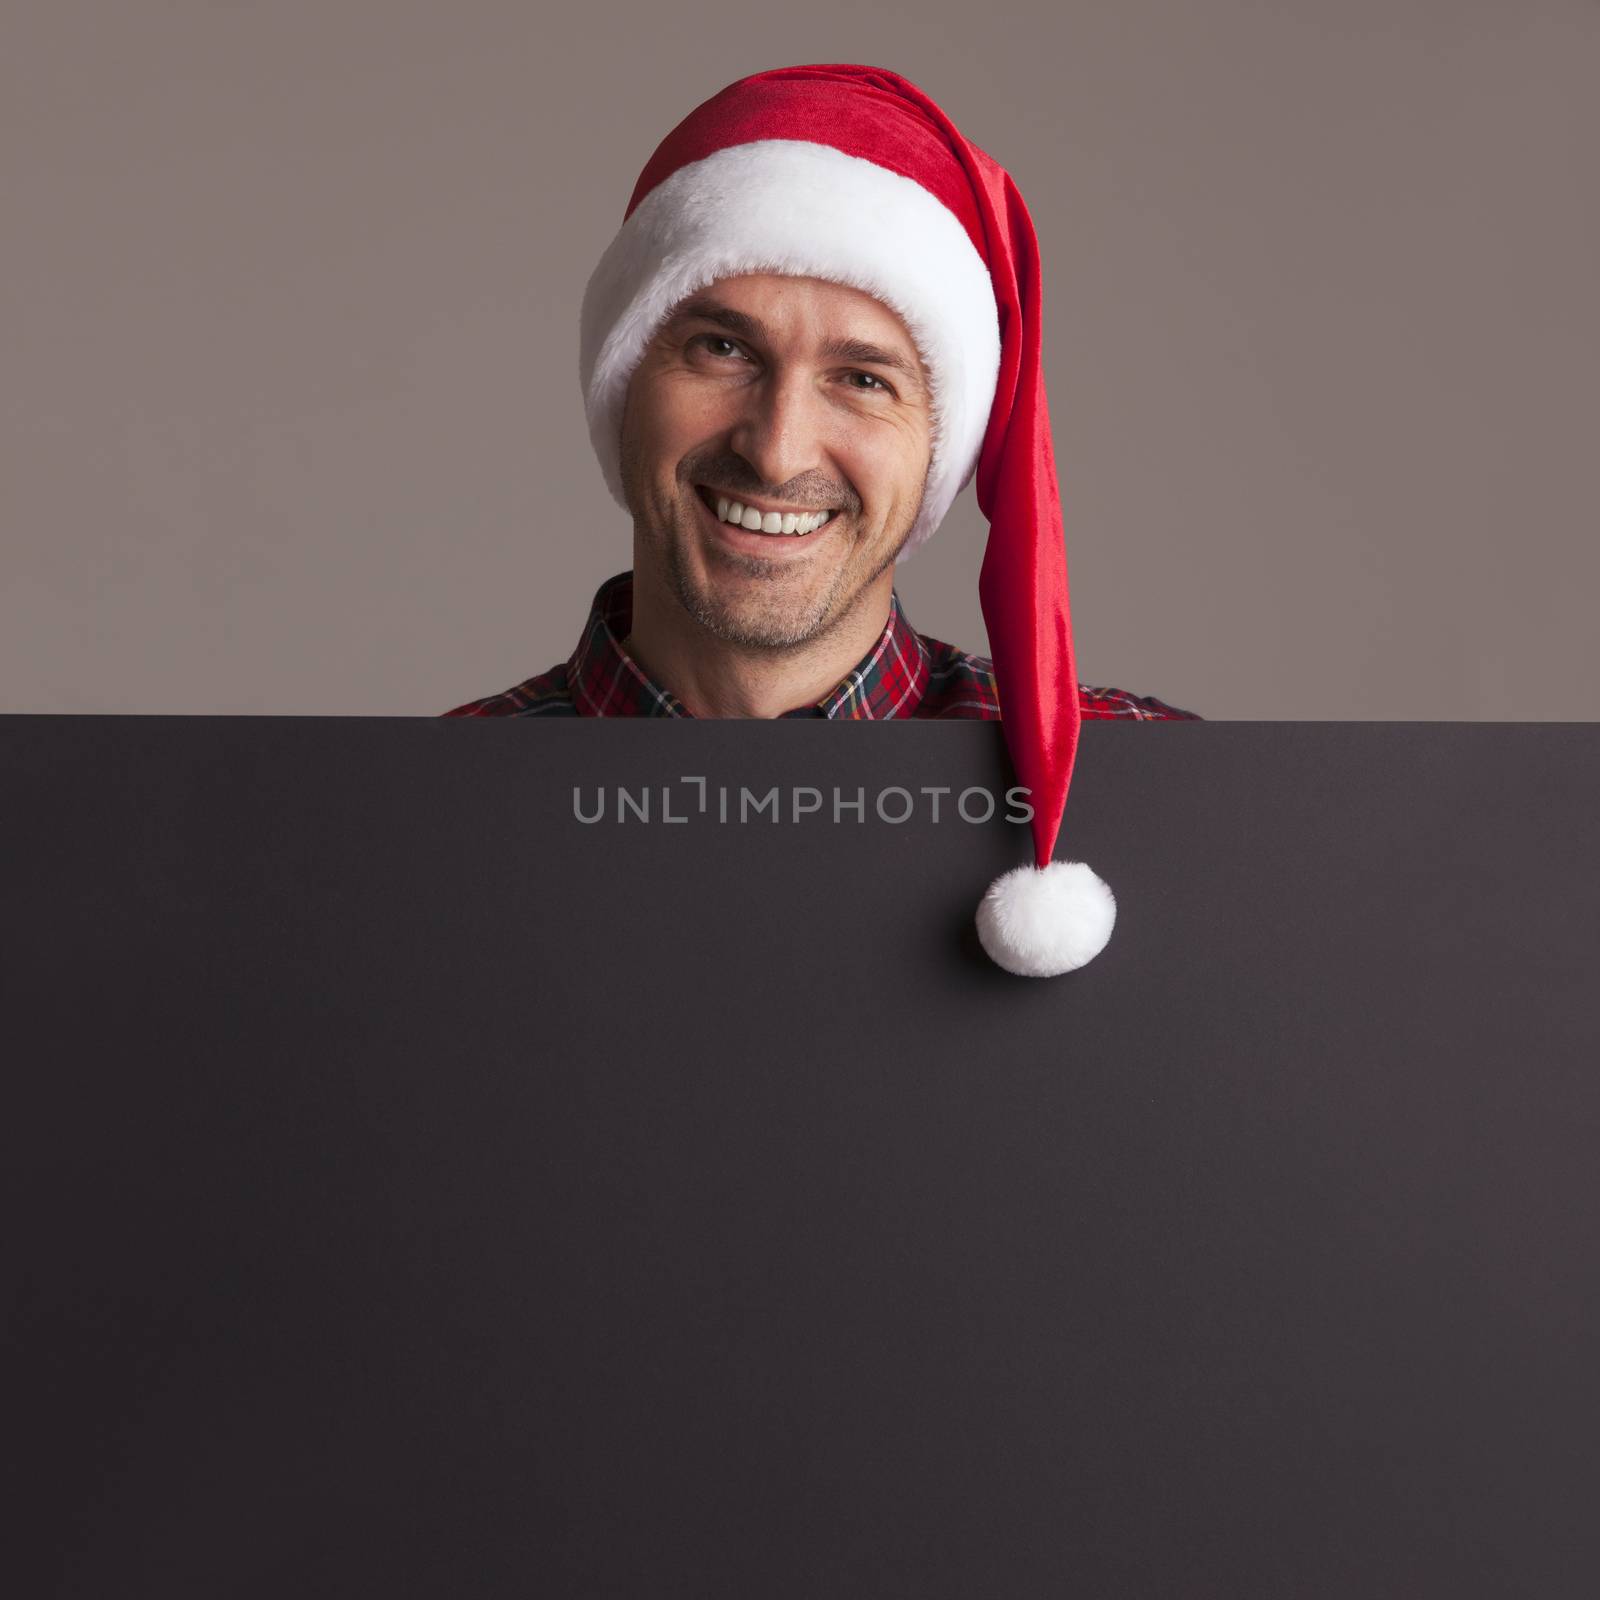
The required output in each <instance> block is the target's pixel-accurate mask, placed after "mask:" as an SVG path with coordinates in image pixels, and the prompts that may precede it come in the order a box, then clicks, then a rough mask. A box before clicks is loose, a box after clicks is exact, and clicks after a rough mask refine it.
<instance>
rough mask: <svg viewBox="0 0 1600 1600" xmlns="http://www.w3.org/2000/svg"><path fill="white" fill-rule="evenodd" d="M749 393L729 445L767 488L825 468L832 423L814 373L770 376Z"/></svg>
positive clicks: (780, 373) (788, 372)
mask: <svg viewBox="0 0 1600 1600" xmlns="http://www.w3.org/2000/svg"><path fill="white" fill-rule="evenodd" d="M745 395H746V399H745V407H744V411H743V413H742V414H741V416H740V418H739V420H738V422H737V423H736V424H735V426H734V429H733V433H732V435H731V436H730V438H729V443H730V444H731V445H732V446H733V448H734V449H735V450H736V451H737V452H738V453H739V454H740V455H741V456H743V457H744V459H745V460H746V461H748V462H749V463H750V466H751V468H752V469H753V470H754V471H755V472H756V473H757V474H758V475H759V477H760V479H761V481H762V483H763V484H769V485H772V486H773V487H777V486H778V485H780V484H785V483H788V482H789V481H790V480H791V479H793V478H798V477H799V476H800V475H801V474H802V473H806V472H810V471H812V470H813V469H815V468H817V467H819V466H820V465H821V462H822V457H823V453H824V452H823V437H824V432H825V430H826V426H827V419H826V417H825V416H824V414H823V412H824V405H823V401H822V398H821V397H820V396H819V395H818V394H817V392H816V389H815V387H814V385H813V382H812V379H811V377H810V376H809V375H808V374H806V373H804V372H800V371H773V372H769V373H767V374H765V375H764V376H763V377H762V378H761V379H760V380H759V381H758V382H756V383H753V384H751V385H750V386H749V388H748V389H747V390H746V391H745Z"/></svg>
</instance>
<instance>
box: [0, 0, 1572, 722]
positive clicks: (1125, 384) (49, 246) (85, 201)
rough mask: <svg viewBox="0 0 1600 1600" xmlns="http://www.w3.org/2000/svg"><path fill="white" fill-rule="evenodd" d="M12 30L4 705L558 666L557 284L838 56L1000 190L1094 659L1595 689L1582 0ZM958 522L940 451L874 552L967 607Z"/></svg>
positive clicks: (1192, 689)
mask: <svg viewBox="0 0 1600 1600" xmlns="http://www.w3.org/2000/svg"><path fill="white" fill-rule="evenodd" d="M5 37H6V48H5V51H4V52H3V54H0V108H3V109H0V118H3V124H0V185H3V206H4V212H3V214H4V222H5V241H4V242H5V255H4V259H5V271H4V274H3V276H0V334H3V355H4V380H3V387H0V393H3V395H4V405H5V414H4V424H3V427H0V496H3V501H0V536H3V538H4V541H5V547H4V561H3V567H0V571H3V576H4V585H3V599H0V709H3V710H6V711H35V712H171V713H276V714H288V715H295V714H308V713H318V712H328V713H342V714H368V715H402V716H404V715H431V714H435V713H437V712H440V711H443V710H444V709H446V708H447V707H449V706H453V705H455V704H457V703H459V702H461V701H463V700H466V699H469V698H472V697H475V696H477V695H481V694H488V693H490V692H493V691H497V690H499V689H502V688H505V687H506V686H507V685H509V684H511V683H513V682H516V681H518V680H520V679H522V678H524V677H526V676H528V675H529V674H531V673H533V672H535V671H540V670H543V669H544V668H546V667H548V666H549V665H551V664H552V663H553V662H554V661H556V660H558V659H560V658H562V657H564V656H565V655H566V654H567V653H568V651H569V650H570V648H571V646H572V644H573V642H574V640H575V638H576V636H577V632H578V629H579V626H580V623H581V619H582V616H583V613H584V611H585V608H586V607H587V604H588V601H589V599H590V596H591V594H592V591H593V589H594V587H595V586H596V584H597V583H598V582H599V581H600V580H601V579H602V578H604V577H606V576H607V575H609V574H610V573H612V572H614V571H617V570H620V569H621V568H622V567H624V566H626V565H628V563H629V560H630V550H629V530H628V528H627V525H626V521H625V519H624V518H623V517H622V515H621V514H620V513H619V512H618V511H617V509H616V508H615V507H614V505H613V504H612V503H611V501H610V500H609V498H608V497H607V496H606V495H605V492H604V489H603V486H602V484H601V480H600V476H599V471H598V468H597V467H596V465H595V463H594V461H593V458H592V456H591V454H590V451H589V446H588V442H587V438H586V435H585V433H584V430H583V426H582V417H581V410H580V403H579V395H578V388H577V379H576V372H575V369H576V342H577V309H578V301H579V297H580V294H581V292H582V288H583V284H584V280H585V278H586V277H587V274H588V272H589V270H590V268H591V267H592V265H593V263H594V261H595V259H596V258H597V256H598V255H599V253H600V251H601V250H602V249H603V247H604V245H605V244H606V242H607V241H608V240H609V238H610V237H611V235H612V233H613V232H614V231H615V229H616V227H617V225H618V223H619V221H620V219H621V214H622V208H623V205H624V203H625V201H626V199H627V195H628V192H629V190H630V189H631V187H632V184H633V181H634V179H635V177H636V175H637V173H638V170H639V168H640V167H641V166H642V164H643V162H644V160H645V158H646V157H647V155H648V154H649V152H650V150H651V149H652V148H653V147H654V145H655V143H656V142H657V141H658V140H659V139H660V138H661V136H662V135H663V134H664V133H665V132H666V131H667V130H668V128H669V127H670V126H671V125H672V124H673V123H674V122H676V121H677V120H678V118H679V117H681V116H682V115H683V114H684V113H685V112H686V111H688V110H689V108H690V107H691V106H693V105H694V104H696V103H697V102H698V101H700V100H702V99H703V98H705V97H706V96H707V95H709V94H711V93H713V92H714V91H715V90H716V89H718V88H720V87H721V86H722V85H723V84H725V83H727V82H728V81H730V80H731V79H733V78H735V77H737V76H740V75H741V74H743V73H746V72H750V71H754V70H758V69H760V68H763V67H770V66H778V65H785V64H789V63H794V62H805V61H828V60H841V59H842V60H858V61H865V62H869V63H874V64H880V65H886V66H891V67H894V68H896V69H897V70H899V71H902V72H904V73H905V74H906V75H907V76H909V77H911V78H912V79H914V80H915V81H917V82H918V83H920V84H921V85H922V86H923V87H924V88H925V89H927V90H928V91H929V92H930V93H931V94H932V95H933V96H934V97H935V98H936V99H938V100H939V101H940V102H941V103H942V104H943V105H944V106H945V107H946V109H947V110H948V111H949V112H950V113H951V115H952V116H953V117H954V118H955V120H956V121H957V123H958V124H959V125H960V126H961V127H962V128H963V130H964V131H965V132H966V133H967V134H968V135H969V136H970V137H971V138H972V139H974V140H975V141H976V142H977V143H979V144H980V145H982V146H983V147H984V148H986V149H987V150H989V151H990V153H991V154H993V155H994V156H995V157H996V158H997V159H999V160H1000V161H1001V162H1002V163H1004V164H1005V165H1006V166H1008V167H1009V168H1010V170H1011V171H1012V172H1013V173H1014V174H1015V176H1016V177H1017V180H1018V182H1019V184H1020V186H1021V188H1022V191H1023V193H1024V194H1025V195H1026V196H1027V198H1028V201H1029V204H1030V207H1031V209H1032V211H1033V213H1034V216H1035V219H1036V222H1037V226H1038V229H1039V233H1040V237H1041V245H1042V249H1043V254H1044V261H1045V269H1046V289H1047V295H1046V299H1047V320H1046V330H1045V337H1046V350H1047V357H1048V370H1049V383H1050V392H1051V398H1052V408H1053V416H1054V425H1055V434H1056V441H1057V454H1058V457H1059V459H1060V462H1061V467H1062V477H1063V494H1064V499H1065V504H1066V507H1067V518H1068V533H1067V541H1068V557H1069V565H1070V569H1071V574H1072V587H1073V595H1074V606H1075V614H1076V615H1075V620H1076V631H1077V638H1078V645H1079V666H1080V676H1081V677H1083V678H1084V680H1085V681H1087V682H1089V683H1094V684H1116V685H1118V686H1120V687H1123V688H1128V689H1132V690H1133V691H1135V692H1136V693H1150V694H1158V695H1161V696H1162V697H1164V698H1166V699H1169V700H1172V701H1175V702H1176V703H1178V704H1180V705H1183V706H1186V707H1189V708H1192V709H1194V710H1198V711H1200V712H1202V713H1203V714H1204V715H1206V716H1209V717H1213V718H1246V719H1248V718H1377V719H1388V718H1397V719H1414V718H1436V719H1457V718H1462V719H1475V718H1484V719H1518V720H1524V719H1527V720H1534V719H1567V718H1579V719H1588V718H1595V717H1597V716H1600V650H1597V648H1596V646H1595V644H1594V643H1593V638H1592V635H1593V633H1594V629H1593V626H1592V618H1591V615H1590V612H1591V596H1592V594H1593V593H1594V591H1595V580H1596V577H1597V575H1600V557H1597V555H1596V548H1595V538H1594V533H1595V517H1594V511H1593V441H1594V438H1595V436H1596V424H1597V420H1600V416H1597V413H1600V406H1597V404H1596V394H1595V389H1596V378H1595V373H1596V371H1597V368H1600V360H1597V358H1600V338H1597V333H1596V319H1595V316H1594V307H1593V287H1594V284H1595V283H1596V282H1597V281H1600V218H1597V204H1596V198H1595V194H1596V191H1595V186H1594V183H1593V176H1594V167H1593V158H1594V152H1595V150H1596V148H1597V147H1600V96H1596V95H1595V94H1594V93H1593V90H1594V86H1595V83H1596V82H1597V81H1600V9H1597V7H1596V6H1595V5H1594V4H1592V3H1589V0H1500V3H1486V0H1383V3H1377V0H1337V3H1336V0H1291V3H1283V0H1280V3H1276V4H1270V5H1269V4H1265V3H1259V0H1258V3H1245V0H1204V3H1200V4H1197V3H1194V0H1118V3H1117V4H1116V5H1112V4H1109V3H1101V4H1093V5H1091V4H1085V3H1076V4H1067V5H1064V6H1057V7H1053V8H1046V7H1044V6H1038V5H1030V6H1022V5H1016V4H1004V3H1002V4H987V5H985V6H983V7H981V8H974V7H971V6H955V5H951V4H945V5H941V6H919V7H915V8H912V7H903V8H896V7H892V6H885V7H878V8H874V9H873V10H871V11H869V10H868V9H867V8H864V7H862V6H860V5H859V4H858V3H850V4H837V3H830V0H819V3H813V4H811V5H807V6H805V7H802V8H780V9H765V8H754V7H751V6H750V5H748V4H733V3H718V4H713V5H701V6H696V7H691V8H683V7H664V8H662V7H646V6H644V5H643V4H640V3H637V0H630V3H628V4H625V5H605V6H583V7H577V8H573V9H572V10H570V11H558V10H554V9H551V8H546V7H542V6H535V5H531V4H526V3H523V4H510V3H496V0H454V3H452V4H450V5H448V6H446V5H444V4H433V5H419V4H396V3H393V0H384V3H380V0H316V3H315V4H312V3H310V0H287V3H278V4H274V5H270V6H268V5H254V6H239V5H232V6H220V5H218V4H216V3H215V0H204V3H200V0H168V3H155V0H142V3H139V4H136V5H113V4H110V3H109V0H95V3H89V4H74V3H70V0H53V3H51V4H48V5H46V4H44V3H40V0H27V3H24V4H20V5H19V4H17V3H15V0H13V3H12V4H11V5H8V7H7V8H6V29H5ZM1585 447H1587V448H1585ZM982 537H983V523H982V519H981V518H980V516H979V514H978V512H977V509H976V506H975V504H974V503H973V501H972V498H971V494H970V491H969V493H968V494H967V495H966V496H964V497H963V498H962V500H961V501H960V502H959V503H958V504H957V506H956V508H955V510H954V511H953V512H952V514H951V516H950V518H949V520H948V521H947V522H946V524H945V526H944V528H943V530H942V532H941V533H940V534H939V536H938V537H937V539H936V540H935V541H934V543H933V544H932V545H931V546H930V547H929V548H928V549H927V550H925V551H924V552H922V553H920V554H919V555H917V556H916V557H914V558H913V559H912V560H911V561H910V562H908V563H907V564H906V566H905V567H904V568H902V572H901V579H900V585H901V593H902V595H903V597H904V598H905V600H906V604H907V608H908V611H909V613H910V615H911V617H912V619H913V621H914V622H915V623H916V624H917V625H918V626H919V627H920V628H922V629H923V631H925V632H930V633H933V634H936V635H938V636H940V637H943V638H946V639H952V640H954V641H956V642H958V643H960V644H963V645H966V646H968V647H969V648H982V647H983V646H984V642H985V641H984V636H983V631H982V626H981V620H980V617H979V612H978V607H977V598H976V574H977V566H978V560H979V556H980V553H981V546H982Z"/></svg>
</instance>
